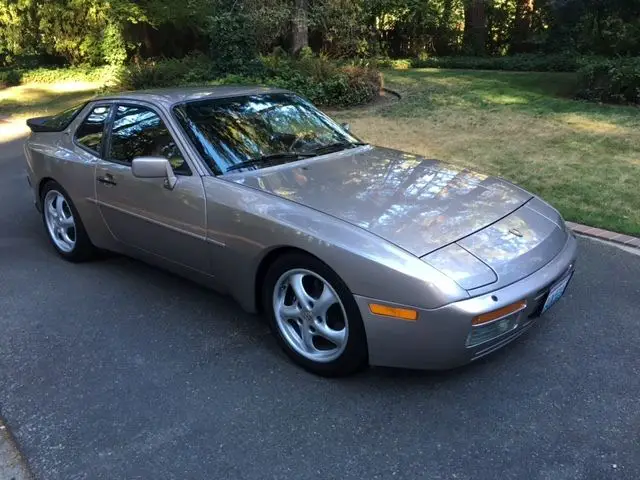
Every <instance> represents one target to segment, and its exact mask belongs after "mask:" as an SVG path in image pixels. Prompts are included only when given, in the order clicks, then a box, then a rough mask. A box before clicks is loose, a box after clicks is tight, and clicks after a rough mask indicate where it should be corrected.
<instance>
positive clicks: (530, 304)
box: [356, 234, 577, 370]
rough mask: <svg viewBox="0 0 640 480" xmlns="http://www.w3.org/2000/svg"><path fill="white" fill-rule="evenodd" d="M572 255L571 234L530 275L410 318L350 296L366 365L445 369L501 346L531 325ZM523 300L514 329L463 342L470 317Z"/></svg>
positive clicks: (569, 266)
mask: <svg viewBox="0 0 640 480" xmlns="http://www.w3.org/2000/svg"><path fill="white" fill-rule="evenodd" d="M576 254H577V241H576V239H575V237H574V236H573V235H572V234H571V235H569V239H568V240H567V243H566V244H565V246H564V247H563V249H562V251H561V252H560V253H559V254H558V255H557V256H556V257H555V258H554V259H553V260H552V261H551V262H549V263H548V264H547V265H545V266H544V267H542V268H541V269H539V270H538V271H536V272H534V273H532V274H531V275H529V276H527V277H525V278H523V279H522V280H519V281H517V282H515V283H512V284H511V285H508V286H506V287H503V288H500V289H498V290H495V291H491V292H487V293H485V294H483V295H480V296H477V297H474V298H470V299H467V300H462V301H459V302H455V303H451V304H449V305H446V306H444V307H440V308H438V309H434V310H418V319H417V320H416V321H405V320H399V319H395V318H390V317H383V316H378V315H374V314H372V313H371V312H370V311H369V303H371V302H375V303H381V302H380V301H379V300H376V299H371V298H367V297H362V296H357V295H356V302H357V303H358V306H359V308H360V312H361V313H362V318H363V321H364V326H365V330H366V333H367V342H368V346H369V363H370V364H371V365H378V366H387V367H401V368H416V369H435V370H437V369H447V368H453V367H457V366H460V365H464V364H466V363H469V362H471V361H473V360H476V359H478V358H480V357H482V356H484V355H487V354H488V353H491V352H493V351H495V350H497V349H499V348H501V347H503V346H504V345H506V344H508V343H509V342H511V341H513V340H514V339H516V338H517V337H518V336H520V335H521V334H522V333H524V332H525V331H526V330H528V329H529V328H530V327H531V326H532V325H533V324H534V323H535V320H536V318H537V317H538V316H539V315H540V311H541V308H542V304H543V303H544V301H545V299H546V295H547V293H548V291H549V288H550V287H551V286H552V285H553V284H555V283H556V282H557V281H559V280H561V279H563V278H565V277H566V276H567V275H571V274H572V273H573V270H574V268H575V260H576ZM525 299H526V301H527V307H526V308H525V309H524V310H522V311H521V312H520V313H519V316H518V320H517V324H516V326H515V328H513V329H511V330H509V331H507V332H505V333H504V334H502V335H499V336H497V337H495V338H493V339H491V340H488V341H486V342H483V343H481V344H479V345H475V346H472V347H468V346H467V338H468V337H469V333H470V332H471V329H472V326H471V321H472V319H473V318H474V317H475V316H477V315H481V314H483V313H487V312H490V311H493V310H496V309H499V308H502V307H504V306H507V305H510V304H512V303H514V302H517V301H520V300H525ZM382 303H388V302H382ZM409 308H411V307H409Z"/></svg>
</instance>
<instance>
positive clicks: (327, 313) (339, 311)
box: [273, 269, 349, 363]
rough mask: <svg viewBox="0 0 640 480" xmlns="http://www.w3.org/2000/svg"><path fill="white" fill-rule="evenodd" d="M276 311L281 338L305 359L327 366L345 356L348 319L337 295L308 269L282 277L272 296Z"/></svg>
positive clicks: (290, 271) (288, 272)
mask: <svg viewBox="0 0 640 480" xmlns="http://www.w3.org/2000/svg"><path fill="white" fill-rule="evenodd" d="M273 311H274V313H275V319H276V324H277V326H278V329H279V330H280V333H281V334H282V337H283V338H284V339H285V341H286V342H287V343H288V344H289V346H290V347H291V348H293V349H294V350H295V351H296V352H298V353H299V354H300V355H302V356H304V357H305V358H307V359H309V360H312V361H314V362H323V363H326V362H331V361H333V360H335V359H337V358H338V357H340V355H341V354H342V353H343V352H344V349H345V347H346V345H347V340H348V335H349V324H348V321H347V315H346V312H345V309H344V306H343V304H342V301H341V300H340V297H339V296H338V294H337V293H336V291H335V290H334V289H333V287H332V286H331V285H330V284H329V282H327V281H326V280H325V279H324V278H322V277H321V276H320V275H318V274H316V273H314V272H312V271H310V270H306V269H293V270H289V271H287V272H285V273H284V274H282V275H281V276H280V278H279V279H278V281H277V282H276V284H275V288H274V292H273Z"/></svg>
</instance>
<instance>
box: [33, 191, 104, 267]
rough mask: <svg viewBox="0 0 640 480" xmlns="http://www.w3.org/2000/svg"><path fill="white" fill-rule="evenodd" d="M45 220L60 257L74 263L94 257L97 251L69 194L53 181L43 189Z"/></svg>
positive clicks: (43, 216) (50, 239) (43, 215)
mask: <svg viewBox="0 0 640 480" xmlns="http://www.w3.org/2000/svg"><path fill="white" fill-rule="evenodd" d="M41 200H42V219H43V221H44V225H45V227H46V230H47V234H48V236H49V241H50V242H51V244H52V245H53V248H55V249H56V251H57V252H58V254H59V255H60V256H61V257H63V258H64V259H66V260H69V261H71V262H82V261H85V260H88V259H90V258H91V257H93V255H94V253H95V248H94V247H93V245H92V244H91V241H90V240H89V236H88V235H87V232H86V231H85V229H84V226H83V224H82V220H80V215H79V214H78V211H77V210H76V208H75V206H74V205H73V202H72V201H71V199H70V198H69V195H68V194H67V192H65V191H64V189H63V188H62V187H61V186H60V185H59V184H58V183H56V182H54V181H50V182H47V184H45V185H44V187H43V189H42V197H41Z"/></svg>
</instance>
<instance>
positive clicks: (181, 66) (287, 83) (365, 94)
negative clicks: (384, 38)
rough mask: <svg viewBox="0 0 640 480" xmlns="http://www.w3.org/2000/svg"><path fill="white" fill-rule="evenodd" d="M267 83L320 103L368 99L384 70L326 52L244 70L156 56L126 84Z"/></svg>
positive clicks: (127, 73)
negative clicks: (230, 70) (342, 62)
mask: <svg viewBox="0 0 640 480" xmlns="http://www.w3.org/2000/svg"><path fill="white" fill-rule="evenodd" d="M205 83H209V84H217V85H221V84H245V85H256V84H258V85H267V86H273V87H279V88H286V89H289V90H293V91H295V92H297V93H299V94H301V95H303V96H306V97H307V98H309V99H310V100H311V101H313V102H315V103H318V104H319V105H332V106H352V105H360V104H364V103H368V102H370V101H371V100H373V99H374V98H375V97H376V96H377V95H378V93H379V91H380V88H381V86H382V76H381V74H380V73H379V72H378V71H377V70H375V69H373V68H369V67H365V66H355V65H338V64H337V63H335V62H333V61H331V60H329V59H328V58H327V57H326V56H302V57H301V58H292V57H290V56H288V55H286V54H284V53H283V52H281V51H276V52H274V54H272V55H269V56H266V57H262V58H261V59H260V60H259V63H258V64H256V65H255V66H254V67H253V68H252V69H250V70H249V69H247V70H246V71H245V72H244V73H234V74H230V73H222V74H220V70H219V67H218V65H217V64H215V63H214V62H211V61H210V60H209V59H208V58H207V57H206V56H204V55H194V56H189V57H185V58H183V59H163V60H150V61H144V62H140V63H138V64H134V65H131V66H129V67H128V68H127V69H125V70H124V71H123V73H122V75H121V77H120V87H122V88H126V89H145V88H156V87H169V86H176V85H197V84H205Z"/></svg>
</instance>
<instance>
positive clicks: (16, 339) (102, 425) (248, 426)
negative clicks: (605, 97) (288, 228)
mask: <svg viewBox="0 0 640 480" xmlns="http://www.w3.org/2000/svg"><path fill="white" fill-rule="evenodd" d="M0 152H3V153H4V154H3V155H0V172H1V174H0V289H1V296H0V387H1V388H0V401H1V402H2V411H1V412H0V413H1V414H2V415H3V416H4V417H5V418H6V419H7V421H8V423H9V426H10V427H11V428H12V429H13V433H14V435H15V437H16V438H17V441H18V442H19V444H20V445H21V448H22V450H23V452H24V453H25V455H26V456H27V458H28V461H29V462H30V464H31V466H32V469H33V471H34V473H35V476H36V478H39V479H64V480H68V479H83V478H88V479H100V478H105V479H134V478H142V479H147V478H148V479H173V478H175V479H191V478H193V479H226V478H229V479H268V478H292V479H307V478H318V479H323V480H324V479H334V478H335V479H367V480H371V479H377V478H381V479H387V478H412V479H413V478H425V479H495V478H501V479H552V480H564V479H599V478H605V479H609V478H612V479H638V478H640V443H639V442H640V440H639V439H640V402H639V399H640V318H639V317H640V257H636V256H634V255H631V254H629V253H626V252H623V251H621V250H618V249H616V248H612V247H609V246H606V245H601V244H597V243H593V242H591V241H587V240H584V241H581V242H580V247H581V258H580V263H579V266H578V272H577V275H576V277H575V280H574V282H573V283H572V285H571V286H570V288H569V291H568V293H567V296H566V298H565V299H563V300H562V301H561V302H560V303H559V304H558V305H557V306H556V307H554V309H553V310H552V311H551V312H550V313H549V314H548V316H547V317H545V318H544V319H541V322H540V325H538V327H537V328H535V329H533V330H532V331H530V332H529V334H527V335H526V336H524V337H521V339H520V340H519V341H517V342H516V343H514V344H513V345H511V346H510V347H508V348H507V349H505V350H503V351H501V352H499V353H497V354H495V355H493V356H491V357H490V358H488V359H486V360H483V361H481V362H479V363H477V364H474V365H472V366H470V367H465V368H462V369H459V370H456V371H453V372H447V373H438V374H434V373H425V372H408V371H395V370H386V369H375V370H370V371H368V372H366V373H365V374H362V375H359V376H356V377H353V378H349V379H342V380H326V379H321V378H317V377H314V376H312V375H309V374H307V373H305V372H303V371H301V370H299V369H298V368H296V367H294V366H293V365H291V364H290V363H289V362H288V361H287V360H285V358H284V357H283V355H281V354H280V352H279V351H278V349H277V347H276V345H275V343H274V341H273V340H272V338H271V337H270V335H269V334H268V332H267V329H266V327H265V326H264V325H263V324H262V323H261V322H260V321H259V319H257V318H256V317H253V316H251V315H247V314H245V313H243V312H242V311H240V309H239V308H238V307H237V306H236V305H235V304H234V303H233V302H232V301H231V300H228V299H226V298H222V297H220V296H218V295H216V294H214V293H212V292H209V291H206V290H204V289H201V288H199V287H197V286H195V285H193V284H190V283H188V282H185V281H183V280H180V279H178V278H175V277H173V276H171V275H168V274H164V273H162V272H160V271H157V270H155V269H152V268H150V267H147V266H145V265H143V264H141V263H138V262H135V261H132V260H128V259H125V258H119V257H115V258H111V259H107V260H103V261H99V262H96V263H91V264H84V265H69V264H67V263H65V262H64V261H62V260H60V259H59V258H58V257H57V256H56V255H55V254H54V253H53V251H52V250H51V248H49V246H48V244H47V243H46V240H45V236H44V231H43V229H42V227H41V225H40V222H39V218H38V216H37V214H36V212H35V211H34V210H33V208H32V206H31V204H30V199H29V195H28V191H27V189H26V185H25V183H24V179H23V177H22V170H21V165H20V162H19V158H18V156H17V155H18V154H19V146H16V145H6V144H5V145H4V146H0ZM11 152H15V153H16V154H15V155H14V154H12V153H11Z"/></svg>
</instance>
